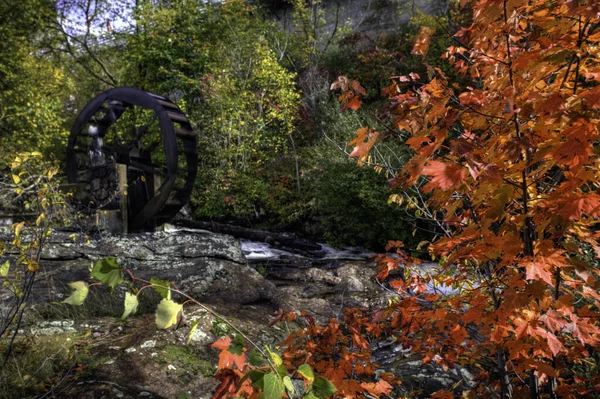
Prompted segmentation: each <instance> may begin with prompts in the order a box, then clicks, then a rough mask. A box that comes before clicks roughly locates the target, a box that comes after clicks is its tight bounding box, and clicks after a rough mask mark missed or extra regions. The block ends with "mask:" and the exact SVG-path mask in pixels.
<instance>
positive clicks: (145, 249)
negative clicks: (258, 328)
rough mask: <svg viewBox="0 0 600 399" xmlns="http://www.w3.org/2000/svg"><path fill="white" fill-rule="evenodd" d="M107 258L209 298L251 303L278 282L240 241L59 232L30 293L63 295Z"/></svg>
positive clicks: (195, 235)
mask: <svg viewBox="0 0 600 399" xmlns="http://www.w3.org/2000/svg"><path fill="white" fill-rule="evenodd" d="M24 237H26V235H24ZM2 238H5V237H0V239H2ZM16 255H17V254H16V253H14V252H10V251H8V252H7V253H6V254H5V255H4V256H3V257H0V263H2V262H4V260H5V259H10V260H11V261H12V262H14V261H15V258H16ZM106 257H114V258H116V259H117V261H118V262H119V264H120V265H121V266H122V267H123V268H125V269H127V270H130V271H131V272H132V273H133V274H134V275H135V276H136V277H140V278H145V279H150V278H153V277H154V278H160V279H163V280H166V281H171V282H173V283H175V285H176V286H177V288H179V289H181V290H182V291H184V292H186V293H187V294H190V295H192V296H193V297H194V298H196V299H199V300H203V301H206V302H218V301H227V302H231V303H251V302H258V301H269V300H271V299H272V298H273V295H274V290H275V289H274V286H273V284H272V283H270V282H268V281H266V280H265V279H264V278H263V277H262V276H261V275H260V274H259V273H257V272H256V271H255V270H254V269H253V268H251V267H249V266H248V265H247V262H246V259H245V258H244V255H243V253H242V250H241V247H240V244H239V241H238V240H236V239H234V238H233V237H230V236H227V235H223V234H213V233H210V232H206V231H189V230H188V231H169V232H155V233H140V234H127V235H108V236H99V237H88V236H85V235H69V234H68V233H65V232H54V233H53V234H52V235H51V236H50V238H49V239H48V241H47V243H46V244H45V245H44V247H43V250H42V253H41V260H40V270H41V271H40V273H39V274H38V276H37V281H36V283H35V285H34V291H33V293H32V295H31V298H32V299H33V301H34V302H56V301H62V300H64V298H65V297H66V296H67V295H69V293H70V290H69V289H68V287H67V284H68V283H70V282H73V281H80V280H83V281H88V280H89V275H90V273H89V270H90V265H92V264H93V263H94V262H96V261H97V260H98V259H103V258H106ZM104 291H105V289H104V288H103V287H92V289H91V292H92V293H94V294H95V295H90V296H89V297H88V300H90V299H93V298H94V297H96V296H97V295H100V299H101V300H104V299H106V298H105V296H103V295H102V294H101V293H102V292H104ZM119 293H120V295H123V292H120V291H117V294H119ZM96 294H97V295H96ZM0 296H1V297H2V299H4V300H6V299H10V293H8V292H7V291H1V290H0Z"/></svg>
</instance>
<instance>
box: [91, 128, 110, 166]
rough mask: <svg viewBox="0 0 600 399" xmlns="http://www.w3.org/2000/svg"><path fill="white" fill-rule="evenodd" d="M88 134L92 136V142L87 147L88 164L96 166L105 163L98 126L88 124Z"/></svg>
mask: <svg viewBox="0 0 600 399" xmlns="http://www.w3.org/2000/svg"><path fill="white" fill-rule="evenodd" d="M88 134H89V135H90V136H91V137H92V143H91V144H90V145H89V147H88V153H89V155H90V166H92V167H94V166H95V167H98V166H104V165H106V159H105V157H104V152H102V145H103V142H102V137H100V136H99V135H98V128H97V127H95V126H90V127H89V129H88Z"/></svg>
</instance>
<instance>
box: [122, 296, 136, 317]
mask: <svg viewBox="0 0 600 399" xmlns="http://www.w3.org/2000/svg"><path fill="white" fill-rule="evenodd" d="M137 308H138V297H137V295H133V294H131V293H129V292H126V293H125V310H124V311H123V316H121V319H122V320H125V319H126V318H127V316H129V315H130V314H134V313H135V312H136V311H137Z"/></svg>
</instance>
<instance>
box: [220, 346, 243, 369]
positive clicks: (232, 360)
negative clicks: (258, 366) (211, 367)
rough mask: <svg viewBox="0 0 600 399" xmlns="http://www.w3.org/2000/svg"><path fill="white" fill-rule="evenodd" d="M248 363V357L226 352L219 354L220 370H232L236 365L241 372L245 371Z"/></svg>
mask: <svg viewBox="0 0 600 399" xmlns="http://www.w3.org/2000/svg"><path fill="white" fill-rule="evenodd" d="M245 362H246V355H245V354H243V353H242V354H241V355H234V354H233V353H231V352H229V351H227V350H224V351H221V353H219V364H218V365H217V368H219V369H230V368H232V366H233V365H234V364H235V365H236V366H237V368H238V369H239V370H243V369H244V363H245Z"/></svg>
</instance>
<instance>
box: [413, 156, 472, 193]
mask: <svg viewBox="0 0 600 399" xmlns="http://www.w3.org/2000/svg"><path fill="white" fill-rule="evenodd" d="M421 173H422V174H424V175H425V176H429V177H431V180H430V181H429V183H427V184H426V185H425V187H423V190H425V191H431V190H433V189H434V188H435V187H439V188H441V189H442V190H444V191H445V190H448V189H450V188H451V187H453V186H455V185H460V184H462V183H463V182H464V181H465V179H466V178H467V174H468V172H467V170H466V169H464V168H462V167H461V166H460V165H458V164H455V163H451V164H446V163H444V162H440V161H429V162H428V165H427V166H425V167H424V168H423V170H422V171H421Z"/></svg>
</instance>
